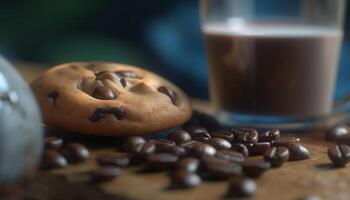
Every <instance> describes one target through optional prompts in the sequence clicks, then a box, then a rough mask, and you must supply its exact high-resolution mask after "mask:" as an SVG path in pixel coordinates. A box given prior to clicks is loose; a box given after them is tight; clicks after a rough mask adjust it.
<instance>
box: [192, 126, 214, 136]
mask: <svg viewBox="0 0 350 200" xmlns="http://www.w3.org/2000/svg"><path fill="white" fill-rule="evenodd" d="M186 131H187V132H188V133H189V134H190V135H191V137H192V138H196V137H206V138H211V136H210V134H209V132H208V130H207V129H205V128H203V127H200V126H190V127H187V128H186Z"/></svg>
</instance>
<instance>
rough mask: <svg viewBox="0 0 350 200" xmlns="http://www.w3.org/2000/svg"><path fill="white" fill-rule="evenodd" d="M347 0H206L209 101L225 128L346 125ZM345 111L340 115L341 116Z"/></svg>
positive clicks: (203, 5)
mask: <svg viewBox="0 0 350 200" xmlns="http://www.w3.org/2000/svg"><path fill="white" fill-rule="evenodd" d="M344 13H345V0H283V1H281V0H201V17H202V31H203V34H204V38H205V42H206V47H207V57H208V64H209V87H210V96H211V100H212V102H213V104H214V106H215V108H216V110H217V115H216V116H217V118H218V119H219V121H221V122H222V123H224V124H226V125H242V126H251V127H261V128H269V127H274V128H287V129H303V128H316V127H319V126H326V125H331V124H334V123H340V121H342V120H345V119H343V118H344V117H345V118H347V119H348V118H349V117H348V116H349V115H348V114H347V113H346V114H344V113H342V115H341V116H342V117H341V120H340V119H339V115H335V112H334V110H335V106H334V105H335V104H336V105H337V106H340V105H343V104H344V103H345V102H347V101H345V100H344V99H342V100H341V101H338V102H335V100H334V90H335V84H336V78H337V71H338V60H339V55H340V47H341V44H342V40H343V22H344ZM338 114H339V113H338Z"/></svg>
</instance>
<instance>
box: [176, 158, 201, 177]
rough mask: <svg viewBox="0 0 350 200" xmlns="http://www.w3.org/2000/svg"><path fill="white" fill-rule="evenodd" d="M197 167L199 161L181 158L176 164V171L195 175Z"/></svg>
mask: <svg viewBox="0 0 350 200" xmlns="http://www.w3.org/2000/svg"><path fill="white" fill-rule="evenodd" d="M198 167H199V160H198V159H197V158H191V157H187V158H183V159H181V160H180V161H179V162H178V163H177V164H176V169H177V170H180V171H186V172H189V173H195V172H196V171H197V169H198Z"/></svg>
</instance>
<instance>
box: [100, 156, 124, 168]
mask: <svg viewBox="0 0 350 200" xmlns="http://www.w3.org/2000/svg"><path fill="white" fill-rule="evenodd" d="M96 161H97V163H98V164H99V165H100V166H118V167H127V166H128V165H129V162H130V158H129V157H128V156H116V155H109V154H104V155H99V156H97V158H96Z"/></svg>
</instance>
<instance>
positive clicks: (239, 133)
mask: <svg viewBox="0 0 350 200" xmlns="http://www.w3.org/2000/svg"><path fill="white" fill-rule="evenodd" d="M231 132H232V133H233V137H234V138H233V142H235V143H243V144H250V143H257V142H258V131H257V130H255V129H250V128H234V129H232V130H231Z"/></svg>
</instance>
